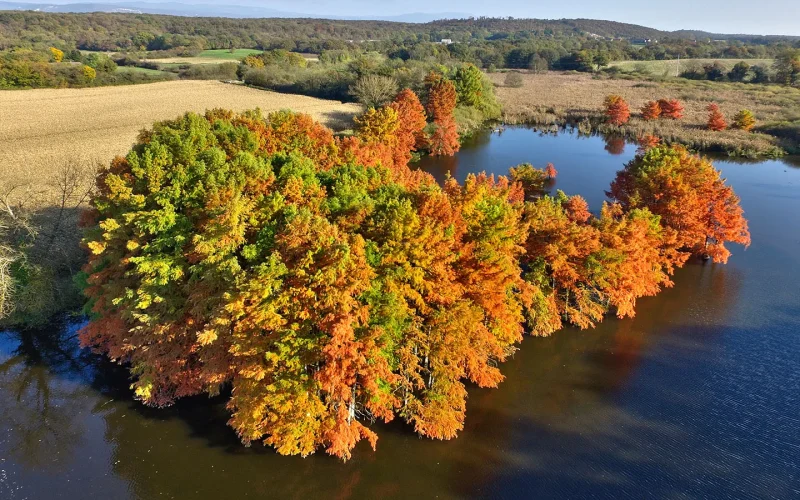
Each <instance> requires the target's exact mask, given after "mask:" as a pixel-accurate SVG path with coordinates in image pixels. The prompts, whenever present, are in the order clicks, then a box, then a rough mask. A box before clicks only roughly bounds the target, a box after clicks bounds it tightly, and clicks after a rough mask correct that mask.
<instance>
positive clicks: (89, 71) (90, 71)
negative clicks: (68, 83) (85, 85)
mask: <svg viewBox="0 0 800 500" xmlns="http://www.w3.org/2000/svg"><path fill="white" fill-rule="evenodd" d="M83 77H84V78H86V80H87V81H89V82H91V81H92V80H94V79H95V78H97V71H95V69H94V68H92V67H91V66H84V67H83Z"/></svg>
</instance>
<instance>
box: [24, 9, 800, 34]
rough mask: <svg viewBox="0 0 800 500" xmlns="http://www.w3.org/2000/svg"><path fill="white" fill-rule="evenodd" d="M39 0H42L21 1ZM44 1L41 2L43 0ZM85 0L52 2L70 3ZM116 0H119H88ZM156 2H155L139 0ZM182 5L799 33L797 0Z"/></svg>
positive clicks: (355, 14) (720, 30)
mask: <svg viewBox="0 0 800 500" xmlns="http://www.w3.org/2000/svg"><path fill="white" fill-rule="evenodd" d="M27 1H34V2H41V1H42V0H27ZM45 1H46V0H45ZM80 1H85V0H55V1H54V2H53V3H76V2H80ZM94 1H96V2H104V1H106V2H108V3H120V2H124V1H125V0H94ZM143 1H148V2H152V1H156V0H143ZM168 1H172V2H177V3H185V4H214V3H223V2H224V3H225V4H228V5H260V6H262V7H267V8H272V9H278V10H283V11H290V12H302V13H314V14H325V15H336V16H358V17H364V16H369V15H380V16H391V15H398V14H409V13H416V12H425V13H443V12H446V13H459V14H463V15H473V16H489V17H505V16H513V17H534V18H539V19H563V18H587V19H605V20H610V21H620V22H626V23H633V24H640V25H643V26H648V27H651V28H657V29H662V30H670V31H671V30H677V29H696V30H703V31H710V32H714V33H747V34H757V35H759V34H763V35H769V34H773V35H800V0H755V1H753V0H655V1H652V0H610V1H609V0H606V1H599V0H569V1H552V0H548V1H546V2H545V1H542V0H402V1H401V0H168Z"/></svg>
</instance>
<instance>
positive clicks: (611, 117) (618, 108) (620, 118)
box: [604, 95, 631, 126]
mask: <svg viewBox="0 0 800 500" xmlns="http://www.w3.org/2000/svg"><path fill="white" fill-rule="evenodd" d="M604 105H605V114H606V122H607V123H610V124H611V125H617V126H619V125H624V124H626V123H628V120H629V119H630V117H631V110H630V108H629V107H628V103H627V102H626V101H625V99H623V98H622V96H618V95H610V96H607V97H606V99H605V101H604Z"/></svg>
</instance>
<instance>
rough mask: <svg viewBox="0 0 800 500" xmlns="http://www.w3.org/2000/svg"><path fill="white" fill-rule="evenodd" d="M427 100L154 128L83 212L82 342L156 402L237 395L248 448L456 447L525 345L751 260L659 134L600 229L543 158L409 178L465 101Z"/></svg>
mask: <svg viewBox="0 0 800 500" xmlns="http://www.w3.org/2000/svg"><path fill="white" fill-rule="evenodd" d="M478 88H479V86H475V89H476V91H477V89H478ZM426 89H427V91H426V95H425V96H424V98H423V99H422V101H421V100H420V99H419V98H418V97H417V95H416V94H415V93H414V92H412V91H411V90H403V91H402V92H400V93H399V94H398V95H397V96H396V98H395V99H394V100H393V101H392V102H390V103H388V104H386V105H385V106H382V107H377V108H371V109H369V110H368V111H367V112H366V113H365V114H364V115H363V116H361V117H360V118H359V119H358V120H357V130H356V132H355V134H354V135H351V136H334V134H333V133H332V132H331V131H330V130H328V129H326V128H324V127H323V126H321V125H319V124H317V123H315V122H313V121H312V120H311V119H310V118H309V117H308V116H304V115H298V114H292V113H290V112H280V113H273V114H270V115H268V116H263V115H261V114H260V113H259V112H257V111H253V112H246V113H242V114H236V113H233V112H230V111H225V110H212V111H208V112H207V113H206V114H205V115H203V116H201V115H197V114H191V113H189V114H186V115H184V116H183V117H181V118H178V119H176V120H172V121H167V122H161V123H157V124H155V125H154V127H153V128H152V129H150V130H147V131H145V132H143V133H142V134H141V136H140V138H139V141H138V143H137V144H136V145H135V146H134V147H133V149H132V150H131V151H130V153H129V154H128V155H127V156H126V157H125V158H117V159H116V160H114V161H113V162H112V163H111V165H110V166H109V167H108V168H106V169H104V170H103V171H102V172H101V173H100V174H99V176H98V177H97V192H96V194H95V195H94V196H93V198H92V200H91V207H92V208H91V210H90V211H89V212H88V213H87V215H86V217H85V218H84V225H85V226H86V227H87V234H86V238H85V244H86V246H87V248H88V249H89V250H90V252H91V256H90V260H89V263H88V264H87V265H86V267H85V276H84V279H85V283H86V287H85V293H86V296H87V297H88V298H89V299H90V302H89V305H88V308H89V310H90V315H91V322H90V323H89V324H88V326H86V327H85V328H84V329H83V330H82V332H81V334H80V335H81V341H82V343H83V344H84V345H86V346H92V347H93V348H94V349H96V350H97V351H98V352H101V353H104V354H106V355H107V356H108V357H109V358H111V359H113V360H115V361H118V362H120V363H124V364H126V365H127V366H129V367H130V372H131V375H132V376H133V379H134V383H133V388H134V390H135V394H136V396H137V397H138V398H139V399H141V400H142V401H143V402H144V403H146V404H149V405H154V406H165V405H169V404H171V403H172V402H174V401H175V400H176V399H179V398H181V397H185V396H190V395H193V394H200V393H208V394H212V395H214V394H220V393H223V394H229V395H230V398H229V402H228V409H229V410H230V413H231V418H230V422H229V423H230V425H231V426H232V427H233V428H234V429H235V430H236V432H237V433H238V435H239V436H240V438H241V439H242V441H243V442H245V443H250V442H253V441H263V442H265V443H266V444H268V445H271V446H274V447H275V448H276V449H277V451H278V452H280V453H282V454H299V455H308V454H311V453H314V452H315V451H317V450H319V449H322V450H325V451H326V452H327V453H330V454H332V455H335V456H337V457H341V458H342V459H348V458H349V457H350V456H351V451H352V449H353V448H354V446H355V445H356V444H357V443H358V442H359V441H360V440H362V439H366V440H368V441H369V442H370V443H371V444H372V445H373V447H374V446H375V443H376V440H377V437H378V436H377V435H376V433H375V432H374V430H372V429H371V428H370V423H371V422H373V421H375V420H383V421H389V420H392V419H394V418H400V419H402V420H404V421H406V422H408V423H409V424H410V425H411V426H413V428H414V429H415V430H416V432H418V433H419V434H420V435H423V436H428V437H431V438H436V439H450V438H453V437H455V436H456V434H457V432H458V431H459V430H461V429H462V428H463V424H464V419H465V412H466V395H467V394H466V388H465V383H466V382H467V381H469V382H472V383H475V384H477V385H479V386H481V387H494V386H496V385H497V384H499V383H500V382H501V381H502V379H503V375H502V374H501V372H500V368H499V365H500V363H502V362H503V361H504V360H506V359H507V358H508V357H509V356H510V355H511V354H512V353H513V352H514V350H515V349H516V345H517V344H518V343H519V342H520V340H521V339H522V336H523V334H524V333H525V332H528V333H530V334H532V335H550V334H552V333H553V332H555V331H556V330H558V329H559V328H561V327H562V326H563V325H564V324H573V325H577V326H579V327H581V328H589V327H592V326H594V325H595V324H596V323H598V322H600V321H602V319H603V317H604V316H605V315H606V314H614V315H616V316H619V317H626V316H633V315H634V313H635V305H636V300H637V299H638V298H640V297H645V296H651V295H655V294H657V293H658V292H659V291H660V290H661V289H662V288H664V287H668V286H671V285H672V282H671V279H670V276H671V275H672V273H673V272H674V270H675V269H676V268H678V267H680V266H682V265H683V264H684V263H685V262H686V261H687V260H688V259H689V258H690V257H691V256H692V255H696V256H700V257H704V258H711V259H714V260H715V261H718V262H721V263H723V262H725V261H726V260H727V259H728V257H729V255H730V252H729V250H728V249H727V247H726V244H727V243H730V242H734V243H739V244H743V245H747V244H749V241H750V236H749V232H748V229H747V222H746V220H745V219H744V217H743V212H742V209H741V207H740V205H739V200H738V198H737V197H736V195H735V194H734V192H733V190H732V189H731V188H730V187H729V186H727V185H726V184H725V181H724V180H723V179H722V178H721V177H720V174H719V172H718V171H717V170H716V169H715V168H714V167H713V166H712V165H711V164H710V163H709V162H708V161H707V160H706V159H703V158H700V157H697V156H694V155H692V154H690V153H689V152H688V151H687V150H685V149H684V148H682V147H680V146H676V147H666V146H662V145H659V144H658V141H652V142H651V143H650V144H649V146H648V148H647V149H646V150H643V151H642V153H641V154H640V155H639V156H637V158H636V159H635V160H633V161H632V162H631V163H629V164H628V165H627V166H625V168H624V169H623V170H621V171H620V172H619V173H618V175H617V178H616V179H615V180H614V182H613V183H612V185H611V186H610V188H609V192H608V195H609V201H608V202H607V203H605V204H604V205H603V207H602V209H601V210H600V212H599V214H597V215H593V214H592V213H590V211H589V209H588V206H587V203H586V201H585V200H584V199H583V198H581V197H580V196H568V195H566V194H564V193H561V192H558V194H557V195H556V196H548V195H546V194H544V193H545V192H546V187H547V183H548V179H549V178H552V177H553V176H555V175H557V172H556V169H555V168H554V167H553V166H552V165H549V166H548V168H547V169H546V170H539V169H536V168H534V167H533V166H531V165H520V166H518V167H515V168H514V169H512V170H511V171H510V173H509V176H507V177H506V176H501V177H498V178H494V177H491V176H486V175H484V174H481V175H471V176H470V177H469V178H468V179H467V180H466V182H464V184H463V185H462V184H459V183H457V182H456V181H455V180H454V179H448V180H447V181H446V182H445V183H444V185H443V186H440V185H438V184H437V183H436V182H435V181H434V179H433V178H432V177H431V176H430V175H428V174H426V173H424V172H421V171H418V170H413V169H411V168H409V165H408V163H409V159H410V158H411V157H412V153H413V152H414V151H415V150H418V149H422V148H425V149H428V150H429V151H430V152H431V153H432V154H452V153H453V151H454V150H455V149H457V147H458V142H457V140H456V139H455V136H454V131H453V129H454V125H453V123H452V113H453V111H454V108H455V106H456V101H457V96H458V95H459V92H458V89H456V88H455V85H454V84H453V83H452V82H450V81H448V80H445V79H442V78H439V77H437V75H429V77H428V78H427V79H426Z"/></svg>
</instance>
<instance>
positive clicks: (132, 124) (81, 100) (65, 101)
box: [0, 81, 360, 182]
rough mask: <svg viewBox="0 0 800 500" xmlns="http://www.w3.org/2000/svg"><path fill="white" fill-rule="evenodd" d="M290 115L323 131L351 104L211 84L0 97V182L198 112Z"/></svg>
mask: <svg viewBox="0 0 800 500" xmlns="http://www.w3.org/2000/svg"><path fill="white" fill-rule="evenodd" d="M256 107H258V108H261V110H262V111H264V112H268V111H275V110H279V109H291V110H293V111H298V112H302V113H308V114H310V115H311V116H313V117H314V118H315V119H316V120H319V121H321V122H322V123H324V124H326V125H328V126H329V127H331V128H334V129H336V128H339V129H340V128H345V127H347V126H349V124H350V120H351V118H352V116H353V115H354V114H355V113H357V112H358V111H359V110H360V106H358V105H356V104H344V103H341V102H338V101H328V100H323V99H315V98H313V97H306V96H299V95H288V94H279V93H275V92H268V91H264V90H255V89H251V88H248V87H243V86H237V85H230V84H225V83H220V82H211V81H175V82H162V83H153V84H148V85H135V86H127V87H99V88H88V89H42V90H21V91H0V144H2V147H0V182H2V181H10V180H13V181H21V182H30V181H34V182H36V181H39V180H42V179H45V178H49V177H50V176H51V175H52V174H53V173H54V172H56V171H57V170H58V169H59V168H61V166H62V165H64V164H65V163H67V162H78V163H96V162H100V163H107V162H108V161H109V160H110V159H111V158H113V157H114V156H116V155H121V154H125V153H126V152H127V151H128V150H129V149H130V147H131V145H132V144H133V142H134V141H135V139H136V136H137V134H138V133H139V131H140V130H141V129H143V128H147V127H150V126H151V125H152V124H153V122H155V121H158V120H166V119H171V118H175V117H177V116H180V115H182V114H183V113H185V112H186V111H196V112H203V111H205V110H206V109H210V108H226V109H232V110H236V111H241V110H245V109H253V108H256Z"/></svg>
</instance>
